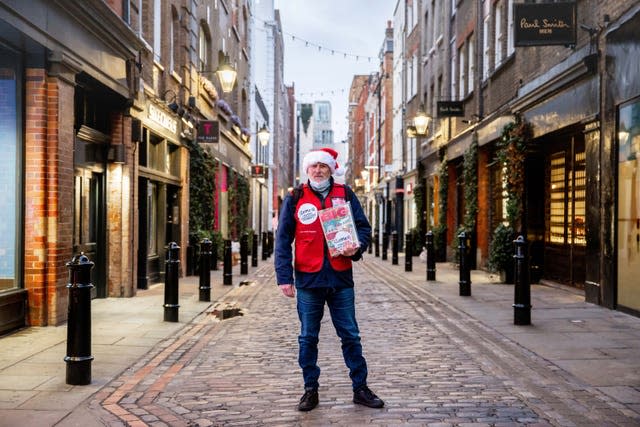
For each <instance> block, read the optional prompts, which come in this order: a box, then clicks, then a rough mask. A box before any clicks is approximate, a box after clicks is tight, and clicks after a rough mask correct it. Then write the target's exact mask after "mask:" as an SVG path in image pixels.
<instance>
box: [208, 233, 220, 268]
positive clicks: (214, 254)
mask: <svg viewBox="0 0 640 427" xmlns="http://www.w3.org/2000/svg"><path fill="white" fill-rule="evenodd" d="M210 262H211V269H212V270H213V271H218V245H217V244H216V242H215V240H214V241H212V242H211V261H210Z"/></svg>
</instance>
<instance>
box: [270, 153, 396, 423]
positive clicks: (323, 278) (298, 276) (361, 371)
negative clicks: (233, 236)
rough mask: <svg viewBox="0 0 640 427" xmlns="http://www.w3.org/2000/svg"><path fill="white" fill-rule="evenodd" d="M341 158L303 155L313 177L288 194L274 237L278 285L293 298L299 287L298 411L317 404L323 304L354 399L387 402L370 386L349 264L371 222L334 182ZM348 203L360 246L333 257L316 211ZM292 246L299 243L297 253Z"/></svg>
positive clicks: (374, 405)
mask: <svg viewBox="0 0 640 427" xmlns="http://www.w3.org/2000/svg"><path fill="white" fill-rule="evenodd" d="M337 157H338V153H337V152H336V151H335V150H333V149H331V148H322V149H319V150H314V151H311V152H309V153H308V154H307V155H306V156H304V159H303V162H302V167H303V169H304V170H305V171H306V173H307V176H308V177H309V181H308V182H307V183H306V184H303V185H301V186H300V187H297V188H295V189H294V190H293V192H292V193H290V194H289V195H288V196H287V197H286V198H285V200H284V203H283V205H282V209H281V214H280V220H279V225H278V232H277V236H276V248H275V269H276V276H277V280H278V285H279V287H280V290H281V291H282V293H283V294H284V295H285V296H287V297H291V298H293V297H294V296H296V291H297V309H298V317H299V319H300V324H301V328H300V335H299V336H298V344H299V354H298V362H299V364H300V367H301V368H302V376H303V379H304V394H303V396H302V398H301V399H300V403H299V404H298V410H300V411H310V410H312V409H313V408H315V407H316V406H317V405H318V386H319V383H318V378H319V377H320V368H319V367H318V364H317V360H318V336H319V333H320V322H321V320H322V316H323V314H324V305H325V304H327V306H328V307H329V312H330V314H331V320H332V322H333V325H334V327H335V330H336V333H337V335H338V336H339V337H340V339H341V342H342V355H343V357H344V361H345V364H346V365H347V367H348V368H349V376H350V377H351V383H352V388H353V402H354V403H357V404H361V405H365V406H368V407H371V408H381V407H383V406H384V402H383V401H382V400H381V399H380V398H378V396H376V395H375V394H374V393H373V392H372V391H371V390H370V389H369V388H368V387H367V373H368V371H367V362H366V361H365V359H364V357H363V355H362V345H361V343H360V331H359V329H358V324H357V322H356V316H355V294H354V282H353V270H352V264H351V262H352V261H357V260H359V259H361V258H362V254H363V253H364V252H365V250H366V249H367V246H368V245H369V243H370V235H371V225H370V224H369V221H368V220H367V218H366V216H365V214H364V212H363V210H362V206H361V205H360V202H359V201H358V199H357V197H356V196H355V195H354V194H353V192H352V191H351V189H350V188H349V187H347V186H345V185H342V184H338V183H336V182H334V179H333V176H332V175H334V174H335V175H341V174H343V173H344V171H343V170H341V169H340V168H339V166H338V163H337ZM347 202H350V205H351V211H352V214H353V220H354V224H355V228H356V232H357V236H358V240H359V242H360V247H351V248H348V249H343V250H342V251H341V252H340V253H339V254H338V255H337V256H333V257H331V256H330V255H329V250H328V247H327V243H326V241H325V237H324V233H323V230H322V225H321V223H320V220H319V217H318V212H319V211H320V210H322V209H325V208H329V207H332V206H338V205H343V204H346V203H347ZM294 241H295V244H294ZM292 245H294V246H295V257H294V253H293V252H294V251H293V250H292ZM294 269H295V281H294Z"/></svg>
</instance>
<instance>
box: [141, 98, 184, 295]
mask: <svg viewBox="0 0 640 427" xmlns="http://www.w3.org/2000/svg"><path fill="white" fill-rule="evenodd" d="M138 118H139V122H134V123H139V126H140V131H139V133H140V141H139V142H138V148H137V156H138V157H137V162H138V177H137V182H138V184H137V186H138V201H137V207H138V215H137V221H138V236H137V237H138V252H137V287H138V288H139V289H146V288H147V287H148V286H149V285H150V284H152V283H156V282H162V281H164V274H165V261H166V250H167V245H168V244H169V243H171V242H176V243H177V244H178V245H179V246H180V247H181V248H185V251H186V247H187V244H186V239H187V235H188V233H187V230H186V229H185V227H186V223H187V221H186V217H187V208H186V206H187V199H188V196H189V194H188V187H187V186H186V182H187V176H188V170H187V165H188V151H187V148H186V147H185V146H183V144H182V143H181V130H182V129H181V126H182V121H181V120H179V118H178V116H177V115H175V114H174V113H173V112H171V110H170V109H168V108H167V107H166V106H165V104H164V103H162V102H155V101H153V100H148V101H147V103H146V105H145V108H144V111H142V112H141V113H140V115H139V116H138ZM182 252H184V251H181V256H182V257H184V254H183V253H182Z"/></svg>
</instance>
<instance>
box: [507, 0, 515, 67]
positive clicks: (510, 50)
mask: <svg viewBox="0 0 640 427" xmlns="http://www.w3.org/2000/svg"><path fill="white" fill-rule="evenodd" d="M507 8H508V9H507V56H511V55H512V54H513V52H515V50H516V47H515V44H514V43H515V42H514V40H513V32H514V31H515V28H514V22H513V0H508V2H507Z"/></svg>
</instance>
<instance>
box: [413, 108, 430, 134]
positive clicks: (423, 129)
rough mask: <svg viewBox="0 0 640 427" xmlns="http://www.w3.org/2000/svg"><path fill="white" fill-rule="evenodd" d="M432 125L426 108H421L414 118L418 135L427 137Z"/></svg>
mask: <svg viewBox="0 0 640 427" xmlns="http://www.w3.org/2000/svg"><path fill="white" fill-rule="evenodd" d="M430 123H431V117H429V116H427V114H426V113H425V112H424V108H422V107H420V109H419V110H418V112H417V113H416V115H415V117H414V118H413V126H414V127H415V128H416V133H417V134H418V135H426V133H427V129H428V128H429V124H430Z"/></svg>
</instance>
